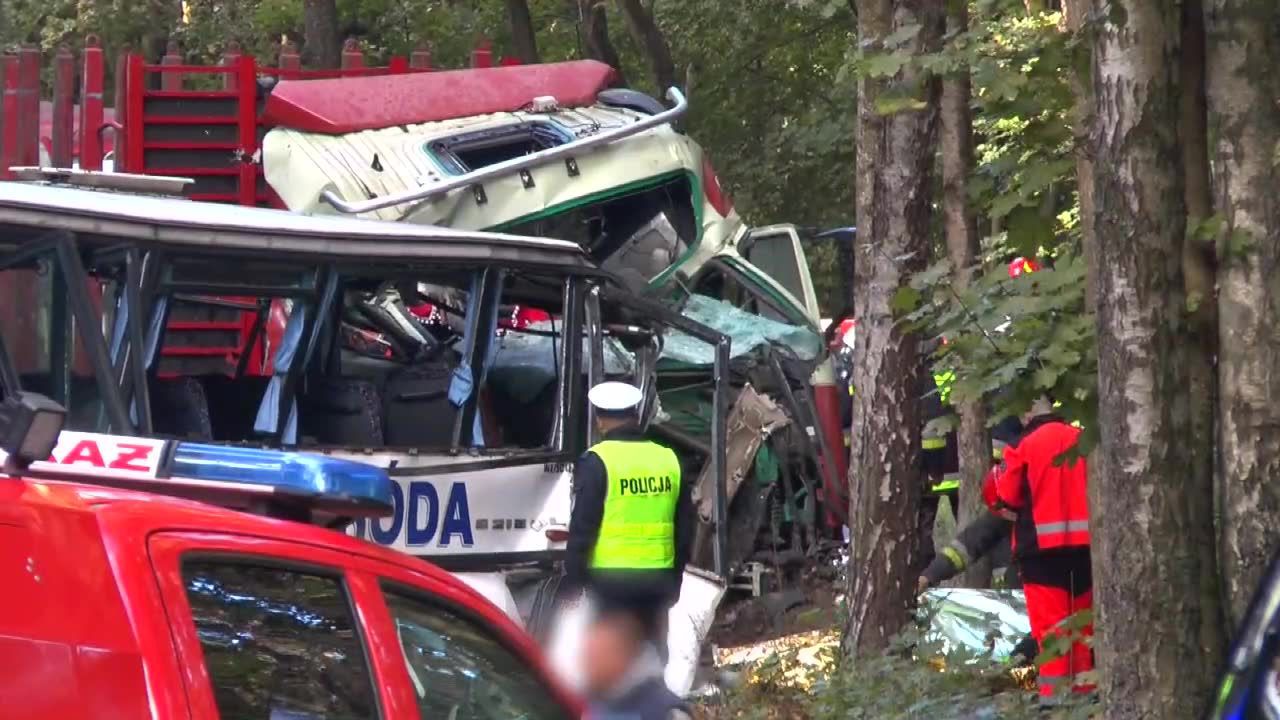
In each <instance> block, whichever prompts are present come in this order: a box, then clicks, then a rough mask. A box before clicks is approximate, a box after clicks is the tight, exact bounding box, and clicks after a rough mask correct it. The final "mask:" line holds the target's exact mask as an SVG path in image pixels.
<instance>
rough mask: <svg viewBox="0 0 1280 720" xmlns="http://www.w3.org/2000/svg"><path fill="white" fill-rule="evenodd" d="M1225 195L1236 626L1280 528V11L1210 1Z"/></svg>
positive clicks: (1228, 513)
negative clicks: (1279, 192)
mask: <svg viewBox="0 0 1280 720" xmlns="http://www.w3.org/2000/svg"><path fill="white" fill-rule="evenodd" d="M1205 4H1206V6H1207V10H1208V12H1207V14H1206V19H1207V25H1208V27H1207V30H1208V36H1209V37H1212V38H1213V39H1214V42H1213V43H1211V44H1210V45H1209V52H1208V60H1209V63H1208V67H1209V77H1208V78H1207V83H1206V85H1207V87H1208V91H1209V92H1208V100H1209V118H1210V123H1211V124H1212V126H1213V127H1214V128H1215V129H1216V131H1217V133H1216V135H1217V144H1216V146H1215V147H1214V148H1213V152H1214V180H1215V186H1214V195H1215V196H1216V198H1217V207H1218V212H1219V213H1220V214H1221V216H1222V217H1223V218H1224V219H1225V221H1226V231H1225V233H1224V238H1223V239H1224V242H1223V249H1222V251H1221V253H1220V257H1221V263H1222V265H1221V267H1220V268H1219V272H1218V284H1219V285H1218V287H1219V296H1218V313H1219V320H1218V322H1219V340H1220V348H1221V354H1220V355H1219V356H1218V362H1219V385H1218V390H1219V398H1218V402H1219V407H1218V412H1219V422H1220V426H1219V427H1220V433H1221V435H1220V438H1221V447H1220V451H1221V466H1220V467H1221V473H1222V477H1221V485H1222V548H1221V552H1222V555H1221V559H1222V574H1223V579H1224V580H1225V582H1226V588H1227V595H1228V598H1229V600H1230V614H1231V619H1232V621H1238V620H1239V619H1240V618H1241V617H1242V616H1243V613H1244V611H1245V608H1246V604H1247V602H1248V599H1249V596H1250V594H1251V593H1252V592H1253V589H1254V587H1255V585H1256V584H1257V582H1258V580H1259V578H1260V577H1261V576H1262V573H1263V571H1264V570H1265V569H1266V566H1267V561H1268V560H1269V559H1270V557H1271V554H1272V553H1273V552H1274V551H1275V549H1276V537H1277V534H1276V527H1277V526H1280V483H1278V482H1277V478H1280V432H1277V428H1278V427H1280V372H1277V367H1280V326H1278V325H1277V323H1280V307H1278V305H1277V304H1278V303H1280V287H1277V272H1278V263H1280V205H1277V203H1276V200H1275V194H1276V188H1277V181H1278V180H1280V177H1278V173H1277V169H1276V165H1275V153H1276V148H1277V146H1278V145H1277V144H1278V143H1280V110H1278V109H1277V107H1276V98H1277V94H1276V93H1277V90H1280V82H1278V81H1280V76H1278V73H1277V72H1276V68H1277V67H1280V43H1278V41H1277V39H1276V38H1275V36H1274V31H1275V28H1276V27H1277V25H1276V23H1277V22H1280V5H1277V4H1276V3H1274V2H1257V1H1255V0H1207V2H1206V3H1205Z"/></svg>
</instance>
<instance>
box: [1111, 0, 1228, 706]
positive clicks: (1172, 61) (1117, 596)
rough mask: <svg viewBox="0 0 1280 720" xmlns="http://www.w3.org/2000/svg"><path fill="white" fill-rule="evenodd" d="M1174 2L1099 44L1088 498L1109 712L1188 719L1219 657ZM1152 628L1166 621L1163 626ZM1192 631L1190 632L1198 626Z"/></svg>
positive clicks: (1139, 16) (1131, 16)
mask: <svg viewBox="0 0 1280 720" xmlns="http://www.w3.org/2000/svg"><path fill="white" fill-rule="evenodd" d="M1179 7H1180V5H1179V3H1177V2H1175V1H1174V0H1162V1H1161V2H1150V0H1113V1H1112V10H1111V12H1110V13H1108V14H1107V15H1106V17H1107V22H1104V23H1103V24H1102V25H1101V26H1100V28H1099V32H1098V36H1097V41H1096V45H1095V48H1094V94H1095V97H1096V103H1097V106H1096V107H1097V115H1096V123H1097V126H1096V128H1095V130H1096V137H1097V139H1098V149H1097V153H1096V155H1095V158H1096V163H1095V168H1094V175H1095V181H1096V189H1097V194H1096V196H1095V200H1096V215H1095V221H1096V226H1095V231H1096V233H1097V235H1096V237H1097V248H1096V249H1097V253H1098V267H1099V277H1098V287H1097V290H1098V298H1099V303H1098V315H1097V322H1098V395H1099V404H1098V405H1099V407H1098V410H1099V412H1098V424H1099V426H1100V427H1102V428H1104V429H1105V430H1104V432H1102V433H1101V443H1100V446H1099V448H1098V450H1097V452H1095V453H1094V458H1093V460H1094V464H1095V467H1094V471H1095V472H1094V473H1093V476H1092V477H1093V478H1094V480H1095V481H1096V482H1097V484H1098V487H1097V488H1096V489H1095V498H1096V500H1097V501H1098V502H1095V503H1094V504H1092V505H1091V510H1092V511H1093V512H1092V515H1093V516H1092V518H1091V527H1092V530H1093V557H1094V598H1095V603H1096V607H1097V629H1098V638H1097V643H1096V650H1097V656H1098V659H1099V661H1100V668H1099V676H1100V686H1101V691H1102V699H1103V705H1104V707H1105V709H1106V710H1105V712H1106V715H1105V716H1106V717H1107V718H1115V719H1116V720H1120V719H1122V718H1123V719H1124V720H1133V719H1135V718H1173V717H1193V716H1196V715H1197V714H1198V711H1199V710H1200V709H1203V708H1204V707H1205V706H1206V702H1207V699H1208V697H1209V692H1210V689H1211V684H1212V682H1213V678H1214V676H1215V673H1216V668H1215V666H1214V664H1213V661H1212V659H1211V658H1209V657H1206V654H1205V653H1204V652H1202V648H1201V642H1200V638H1199V633H1198V632H1196V631H1195V630H1194V629H1198V628H1201V626H1202V623H1203V622H1204V621H1205V609H1204V607H1203V602H1202V598H1201V581H1200V576H1201V574H1202V573H1203V572H1206V571H1207V572H1211V571H1212V568H1202V567H1201V566H1200V563H1201V561H1202V557H1201V554H1200V552H1199V550H1200V548H1198V547H1197V544H1198V543H1200V542H1203V539H1202V538H1199V537H1197V535H1196V533H1197V532H1198V531H1201V530H1202V529H1203V522H1202V521H1201V520H1200V519H1194V518H1192V517H1191V509H1190V508H1191V505H1192V502H1191V498H1192V497H1193V495H1195V492H1194V491H1193V490H1192V488H1195V487H1199V480H1196V479H1190V480H1189V479H1188V475H1189V474H1190V473H1193V472H1195V470H1196V468H1195V462H1196V459H1197V455H1196V452H1195V451H1194V450H1193V449H1192V447H1191V443H1189V442H1188V438H1189V437H1191V433H1192V432H1193V430H1194V427H1195V425H1194V423H1193V422H1192V417H1191V412H1190V408H1189V403H1188V402H1187V399H1188V385H1189V381H1190V373H1189V365H1190V363H1189V359H1188V352H1189V349H1188V346H1189V344H1190V342H1191V336H1190V333H1189V332H1188V328H1187V320H1186V307H1187V306H1186V295H1185V290H1184V284H1183V272H1182V263H1181V257H1182V245H1183V242H1184V236H1185V234H1186V229H1187V223H1186V211H1187V207H1186V200H1185V196H1184V188H1185V175H1184V159H1183V156H1182V147H1181V138H1180V137H1179V129H1180V127H1179V126H1180V124H1179V122H1178V120H1179V111H1180V107H1181V105H1180V100H1181V91H1182V85H1181V78H1180V74H1181V73H1180V65H1179V53H1180V50H1181V48H1180V45H1181V24H1182V17H1181V13H1180V10H1179ZM1153 628H1162V629H1165V630H1164V631H1161V632H1154V631H1153ZM1188 629H1193V630H1191V631H1188Z"/></svg>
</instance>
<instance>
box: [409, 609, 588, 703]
mask: <svg viewBox="0 0 1280 720" xmlns="http://www.w3.org/2000/svg"><path fill="white" fill-rule="evenodd" d="M384 592H385V596H386V599H387V606H388V607H389V608H390V610H391V617H392V619H393V620H394V621H395V624H396V631H397V634H398V635H399V637H400V649H401V651H402V652H403V653H404V661H405V665H406V666H407V668H408V671H409V679H410V682H412V684H413V687H414V690H415V691H416V694H417V697H418V714H419V716H420V717H421V718H422V719H423V720H435V719H436V718H451V719H452V720H553V719H556V720H560V719H563V718H567V717H568V714H567V713H566V712H565V709H564V708H563V707H561V706H560V704H559V703H558V702H557V701H556V699H555V697H554V696H553V695H552V694H551V692H550V690H549V689H548V688H547V687H546V686H545V685H544V684H543V682H542V680H541V679H540V678H539V677H538V676H537V675H536V674H534V672H533V671H532V670H531V669H530V667H529V664H528V662H526V661H525V660H524V659H523V658H520V657H518V656H517V655H515V653H513V652H511V651H510V650H508V649H507V648H506V647H504V646H503V645H502V644H501V643H500V642H498V640H497V639H495V638H494V637H493V635H491V634H490V633H488V632H486V631H485V630H484V629H483V628H481V627H480V626H479V625H477V624H476V623H474V622H472V621H471V620H469V619H467V618H466V617H463V616H462V615H459V614H456V613H453V612H450V611H449V610H447V609H445V608H443V607H441V606H439V605H432V604H428V603H426V602H423V601H421V600H419V599H417V598H415V597H414V596H413V595H411V594H410V593H408V592H405V591H399V590H397V589H396V588H394V587H388V588H384Z"/></svg>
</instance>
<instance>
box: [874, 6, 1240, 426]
mask: <svg viewBox="0 0 1280 720" xmlns="http://www.w3.org/2000/svg"><path fill="white" fill-rule="evenodd" d="M1060 20H1061V17H1060V15H1059V14H1058V13H1056V12H1054V13H1048V12H1041V13H1030V14H1029V13H1028V12H1027V10H1026V7H1025V6H1024V4H1023V3H1022V2H1011V1H1005V0H978V1H977V2H974V3H971V25H970V27H969V28H968V29H967V30H966V31H963V32H952V33H951V34H950V35H949V36H948V37H947V38H946V43H945V46H944V47H943V49H942V50H941V51H940V52H938V53H936V54H933V55H927V56H912V55H911V54H910V53H909V51H908V50H907V49H904V48H900V47H897V46H898V45H900V44H901V43H902V42H903V41H904V40H905V39H906V38H907V37H908V35H909V34H908V33H905V32H904V33H895V36H894V37H892V38H890V39H891V40H893V41H894V42H886V43H885V45H886V48H885V51H884V52H882V53H879V54H876V55H874V56H868V57H865V58H862V59H861V61H860V63H859V64H858V66H857V71H858V72H861V73H863V74H865V75H868V76H872V77H879V76H885V75H889V74H892V73H896V72H897V71H898V70H900V69H901V68H902V67H904V66H905V65H906V64H907V63H918V64H919V65H920V66H921V67H923V68H925V69H928V70H931V71H933V72H935V73H955V72H968V73H969V74H970V77H971V80H972V87H973V98H972V106H971V107H972V111H973V117H974V123H973V124H974V133H975V138H976V140H977V147H976V153H975V155H976V167H975V168H974V169H973V175H972V179H971V182H970V183H969V197H970V201H971V203H972V205H973V207H974V209H975V214H976V215H977V216H978V218H979V227H980V228H981V229H982V230H983V231H984V235H985V236H984V237H983V240H982V256H981V258H980V259H979V263H978V266H977V267H975V268H973V269H972V271H973V275H974V276H973V279H972V282H971V285H970V287H969V288H968V289H967V290H965V291H963V292H961V291H959V290H958V289H957V287H956V286H955V284H954V277H955V269H954V268H952V267H951V266H950V264H949V263H948V262H945V261H943V262H937V263H934V264H933V265H932V266H930V267H929V268H928V269H926V270H925V271H923V272H921V273H919V274H917V275H916V276H915V277H914V278H913V280H912V282H911V287H910V288H903V289H900V290H898V292H897V293H895V295H894V298H893V300H894V302H893V307H894V309H895V310H896V311H897V312H899V313H902V314H903V315H904V316H905V318H906V320H907V321H908V322H910V323H912V325H913V327H915V328H917V329H919V330H921V331H923V332H925V333H927V334H930V335H933V336H941V337H944V338H946V340H947V344H946V345H944V346H943V347H942V348H941V349H940V350H939V351H938V353H937V354H936V355H935V358H934V361H935V370H937V371H942V370H947V369H950V370H953V371H954V372H955V373H956V381H955V385H954V388H953V390H952V399H953V401H965V400H973V399H983V400H987V401H990V402H991V403H992V405H993V408H992V409H993V410H994V412H993V413H992V415H991V422H992V423H993V424H994V423H995V422H998V421H999V420H1000V419H1001V418H1002V417H1004V416H1006V415H1010V414H1020V413H1022V412H1024V411H1025V410H1026V409H1027V408H1028V407H1029V406H1030V404H1031V403H1032V401H1033V400H1034V399H1035V398H1037V397H1040V396H1041V395H1044V394H1046V393H1048V394H1051V395H1052V396H1054V397H1055V398H1056V399H1057V400H1058V401H1059V402H1060V403H1061V407H1060V408H1059V409H1060V411H1061V412H1062V413H1063V414H1065V415H1066V416H1067V417H1068V418H1069V419H1072V420H1075V421H1079V422H1081V423H1082V424H1084V425H1085V426H1086V427H1091V426H1092V425H1093V424H1094V423H1093V417H1094V415H1095V403H1096V398H1095V394H1096V390H1095V376H1096V369H1097V360H1096V352H1095V348H1094V319H1093V316H1092V315H1091V314H1089V313H1087V312H1086V311H1085V297H1084V291H1085V263H1084V260H1083V258H1082V257H1081V256H1080V237H1079V233H1080V228H1079V214H1080V213H1079V207H1078V201H1077V198H1076V192H1075V185H1076V179H1075V158H1074V155H1073V153H1074V150H1075V139H1074V138H1075V135H1074V132H1073V128H1072V127H1071V119H1072V109H1073V106H1072V104H1073V101H1074V97H1073V94H1072V90H1071V77H1072V74H1073V73H1075V72H1076V71H1077V68H1076V62H1077V59H1078V53H1077V51H1076V44H1077V38H1075V37H1073V36H1071V35H1070V34H1068V33H1065V32H1063V31H1062V30H1061V29H1060V28H1059V22H1060ZM899 36H900V37H899ZM1218 236H1219V237H1220V234H1219V235H1218ZM1219 242H1222V243H1223V244H1224V245H1227V246H1228V247H1230V246H1231V242H1230V239H1226V240H1221V239H1220V240H1219ZM937 244H938V245H939V246H942V245H943V244H944V243H943V241H942V238H941V232H940V231H939V238H938V243H937ZM1015 256H1024V257H1035V258H1039V259H1040V260H1041V261H1042V262H1048V263H1050V266H1049V267H1048V268H1046V269H1045V270H1043V271H1041V272H1037V273H1033V274H1029V275H1022V276H1020V277H1018V278H1016V279H1010V278H1009V277H1008V274H1007V269H1006V268H1007V263H1008V261H1009V260H1011V259H1013V257H1015ZM1093 437H1094V436H1093V433H1091V432H1088V433H1086V435H1085V440H1084V443H1086V444H1087V443H1090V442H1092V441H1093ZM1082 450H1084V451H1087V450H1088V448H1087V447H1084V448H1082Z"/></svg>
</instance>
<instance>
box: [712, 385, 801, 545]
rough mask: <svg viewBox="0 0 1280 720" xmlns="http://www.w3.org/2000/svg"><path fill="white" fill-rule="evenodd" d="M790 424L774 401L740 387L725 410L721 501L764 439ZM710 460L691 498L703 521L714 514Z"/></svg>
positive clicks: (732, 492)
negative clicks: (726, 431)
mask: <svg viewBox="0 0 1280 720" xmlns="http://www.w3.org/2000/svg"><path fill="white" fill-rule="evenodd" d="M790 423H791V418H790V417H788V415H787V414H786V412H784V411H783V409H782V408H780V407H778V404H777V403H775V402H774V401H773V400H770V399H769V398H768V397H765V396H764V395H761V394H760V393H759V392H757V391H756V389H755V388H754V387H752V386H751V385H750V384H749V383H748V384H747V385H744V386H743V387H742V391H741V392H739V393H738V399H737V400H736V401H735V402H734V404H733V407H732V408H731V409H730V410H729V418H728V421H727V426H728V434H727V439H726V442H725V476H726V482H725V485H726V486H727V491H728V497H726V498H725V503H729V502H732V500H733V496H734V495H735V494H736V493H737V491H738V488H739V487H740V486H741V485H742V480H743V478H745V477H746V475H747V471H748V470H750V469H751V464H752V463H753V462H755V457H756V452H757V451H758V450H759V449H760V445H761V444H762V443H764V441H765V439H766V438H768V437H769V436H770V435H772V434H773V433H774V432H775V431H777V430H778V429H780V428H783V427H786V426H787V425H788V424H790ZM711 465H712V464H711V463H707V464H706V465H704V466H703V468H702V472H701V473H700V474H699V475H698V483H697V484H696V485H694V486H693V499H694V503H696V505H697V507H698V515H699V516H700V517H701V518H702V520H703V522H707V523H709V522H711V518H712V516H713V515H714V513H715V496H716V493H715V487H714V485H715V477H714V475H713V474H712V472H711V470H712V468H711Z"/></svg>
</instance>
